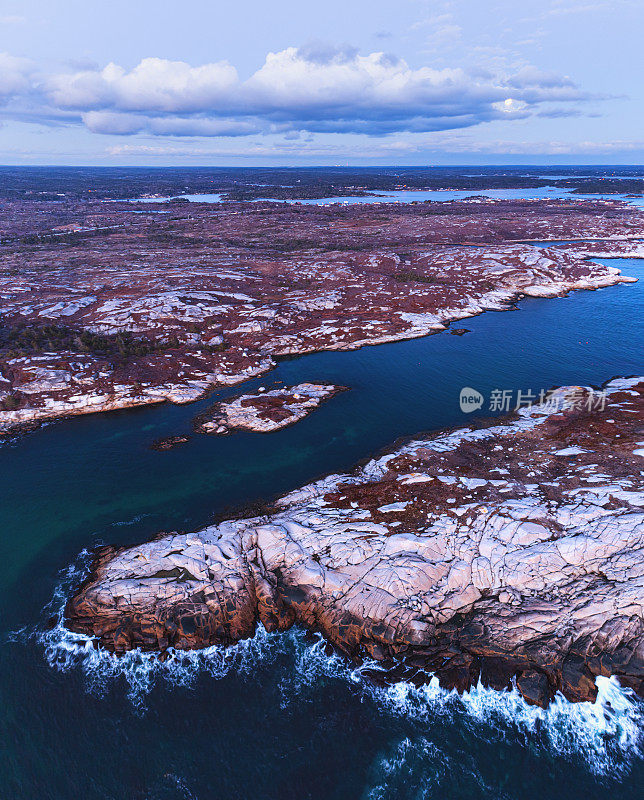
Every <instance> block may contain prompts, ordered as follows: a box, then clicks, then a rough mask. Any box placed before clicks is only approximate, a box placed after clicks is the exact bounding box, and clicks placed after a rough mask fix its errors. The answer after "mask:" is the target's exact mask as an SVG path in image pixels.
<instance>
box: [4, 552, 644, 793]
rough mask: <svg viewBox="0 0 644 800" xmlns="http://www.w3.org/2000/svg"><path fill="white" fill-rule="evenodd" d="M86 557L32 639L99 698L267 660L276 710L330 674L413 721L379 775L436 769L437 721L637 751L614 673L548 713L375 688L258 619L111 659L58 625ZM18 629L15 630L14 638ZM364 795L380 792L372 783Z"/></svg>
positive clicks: (497, 695)
mask: <svg viewBox="0 0 644 800" xmlns="http://www.w3.org/2000/svg"><path fill="white" fill-rule="evenodd" d="M87 560H88V556H87V554H84V556H83V558H82V559H80V562H79V564H77V565H75V566H74V567H71V568H70V569H69V570H68V571H67V573H66V574H65V576H64V579H63V581H62V583H61V585H60V586H59V588H58V590H57V591H56V594H55V597H54V599H53V601H52V604H51V606H50V608H49V612H50V614H51V613H55V614H56V615H57V623H56V624H55V626H54V627H52V628H51V629H50V630H47V631H42V630H41V631H40V632H38V633H37V638H38V640H39V642H40V643H41V645H42V646H43V647H44V652H45V657H46V660H47V661H48V663H49V665H50V666H51V667H52V668H53V669H56V670H58V671H61V672H67V671H70V670H81V671H82V673H83V674H84V676H85V680H86V686H87V689H88V691H90V692H92V693H95V694H99V695H100V694H101V693H103V692H104V691H106V690H107V688H108V687H109V686H111V685H112V684H113V683H114V682H115V681H116V680H117V679H124V680H125V682H126V685H127V690H126V691H127V695H128V697H129V699H130V700H131V702H132V704H133V705H134V707H135V708H136V709H137V710H139V711H140V712H144V711H145V708H146V697H147V695H148V694H149V692H150V690H151V689H152V687H153V686H154V685H155V684H156V683H157V682H159V681H166V682H167V683H169V684H171V685H174V686H183V687H190V686H192V685H194V683H195V681H196V679H197V677H198V676H199V675H203V674H207V675H209V676H211V677H212V678H215V679H221V678H223V677H225V676H226V675H227V674H229V673H231V672H235V673H237V674H241V675H251V674H254V673H255V672H257V671H258V669H260V668H261V667H262V666H270V665H276V666H277V667H278V669H279V676H280V680H279V690H280V697H281V706H282V708H283V709H284V708H287V707H288V706H289V705H290V704H291V703H296V702H301V701H302V697H306V695H307V692H308V693H309V694H310V693H312V692H313V691H314V689H315V687H316V685H318V684H319V682H320V681H321V680H322V679H331V680H335V681H338V682H342V683H344V684H345V685H347V686H349V687H351V689H352V690H353V691H355V692H358V693H359V694H360V696H361V698H362V700H363V702H368V703H370V704H372V706H373V707H374V710H375V711H377V712H378V713H380V714H382V715H385V716H389V717H392V718H398V719H401V718H404V719H407V720H410V721H412V722H413V723H414V728H415V729H416V732H417V735H416V736H415V737H414V738H413V740H412V739H404V740H403V741H402V742H400V743H399V745H398V747H397V749H396V752H395V753H393V754H391V755H388V756H386V757H384V758H383V760H382V762H381V764H380V770H381V772H382V773H383V775H385V776H386V775H387V774H389V773H395V772H397V771H398V770H399V769H401V768H402V766H401V765H402V764H404V763H405V761H406V760H407V759H408V758H414V759H418V758H419V757H420V755H422V754H424V755H423V758H424V759H428V758H429V754H430V751H431V753H433V756H432V758H437V759H438V760H437V763H436V770H437V771H436V773H435V774H436V775H438V774H439V773H440V760H441V758H442V756H441V754H440V749H437V748H436V745H435V744H433V743H432V742H431V741H430V739H429V738H426V737H425V736H424V735H423V731H424V730H426V731H429V729H430V728H431V727H432V726H434V725H436V724H437V723H439V724H445V723H449V724H455V723H460V724H461V725H464V726H465V727H466V729H467V730H468V731H469V732H470V733H471V734H473V735H475V736H478V737H481V738H483V739H486V740H494V741H503V740H506V741H514V742H516V741H519V742H520V743H521V744H522V745H524V746H526V747H530V748H532V749H533V750H544V751H550V752H554V753H556V754H557V755H559V756H564V757H568V758H571V759H573V758H583V759H584V760H585V761H586V762H587V765H588V767H589V769H590V770H591V771H592V772H594V773H596V774H598V775H601V774H608V773H612V774H613V775H615V774H616V773H619V772H622V771H626V770H628V768H629V767H630V765H631V763H632V762H633V761H634V760H635V759H637V758H641V757H643V756H644V747H643V744H644V704H643V703H642V701H641V700H639V699H638V698H637V697H636V695H635V694H634V693H633V692H632V691H631V690H630V689H625V688H622V687H621V686H620V685H619V683H618V681H617V680H616V679H614V678H603V677H599V678H597V688H598V696H597V700H596V701H595V702H594V703H590V702H585V703H570V702H568V701H567V700H566V699H565V698H564V697H563V696H562V695H560V694H559V695H557V696H556V697H555V699H554V700H553V701H552V703H551V704H550V706H549V707H548V708H547V709H541V708H537V707H535V706H529V705H528V704H527V703H525V701H524V700H523V699H522V697H521V696H520V694H519V693H518V691H517V690H516V689H513V690H512V691H503V692H499V691H496V690H494V689H489V688H486V687H484V686H482V685H478V686H476V687H474V688H473V689H472V690H470V691H469V692H465V693H463V694H461V695H459V694H458V693H457V692H456V691H455V690H453V691H447V690H445V689H443V688H441V687H440V686H439V684H438V680H437V679H436V678H433V679H432V680H431V681H430V682H429V683H428V684H425V685H424V686H421V687H416V686H414V685H412V684H410V683H405V682H399V683H396V684H393V685H389V686H386V687H379V686H375V685H374V684H373V683H372V682H370V681H369V680H367V679H366V678H365V676H364V675H363V671H364V670H367V669H368V670H370V671H371V672H373V670H374V669H377V668H378V667H377V664H375V663H373V662H371V663H365V664H363V665H361V666H360V667H354V666H353V665H351V664H350V663H349V662H347V661H346V660H345V659H344V658H342V657H341V656H339V655H337V654H331V655H329V654H328V652H327V648H326V645H325V642H324V640H323V639H322V637H321V636H319V635H316V636H313V637H312V636H311V635H310V634H307V633H306V632H305V631H303V630H300V629H292V630H291V631H289V632H288V633H268V632H267V631H266V629H265V628H263V627H262V626H261V625H260V626H258V628H257V631H256V633H255V635H254V636H253V638H251V639H247V640H245V641H242V642H239V643H238V644H236V645H233V646H231V647H222V646H218V645H215V646H212V647H208V648H206V649H204V650H197V651H179V650H172V649H171V650H169V651H167V653H166V654H165V658H164V660H163V661H162V660H160V659H159V657H158V656H157V655H156V654H154V653H144V652H142V651H140V650H133V651H130V652H128V653H126V654H125V655H124V656H121V657H115V656H114V655H112V654H111V653H109V652H108V651H106V650H104V649H101V648H98V647H96V646H95V642H94V641H93V640H92V639H91V638H89V637H87V636H85V635H83V634H78V633H73V632H71V631H69V630H67V629H66V628H65V627H64V625H63V622H62V611H63V608H64V603H65V599H66V597H67V595H68V593H69V589H70V588H71V586H72V585H75V584H77V583H78V579H79V577H80V576H81V574H82V573H84V571H85V566H86V563H87ZM25 633H26V632H20V638H22V637H23V636H24V635H25ZM278 662H279V664H278ZM419 754H420V755H419ZM369 796H370V797H373V798H376V797H379V796H381V794H380V793H379V790H378V787H377V786H376V787H374V790H373V791H372V793H371V794H370V795H369Z"/></svg>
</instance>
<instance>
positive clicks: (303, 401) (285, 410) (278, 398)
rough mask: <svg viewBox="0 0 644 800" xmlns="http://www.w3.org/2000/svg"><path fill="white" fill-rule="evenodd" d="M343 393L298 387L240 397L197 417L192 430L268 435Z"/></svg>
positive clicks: (314, 386) (334, 388)
mask: <svg viewBox="0 0 644 800" xmlns="http://www.w3.org/2000/svg"><path fill="white" fill-rule="evenodd" d="M343 391H346V387H345V386H333V385H329V386H325V385H322V384H316V383H298V384H297V385H296V386H288V387H285V388H283V389H273V390H272V391H270V392H259V393H258V394H243V395H241V396H240V397H234V398H231V399H228V400H222V401H221V402H220V403H216V404H215V405H214V406H213V407H212V408H211V409H209V410H208V411H206V412H205V413H204V414H201V415H200V416H199V417H197V419H196V420H195V430H197V431H198V432H199V433H215V434H219V435H222V434H226V433H230V432H231V431H257V432H258V433H271V432H272V431H277V430H280V428H285V427H286V426H287V425H292V424H293V423H294V422H298V420H301V419H304V417H306V416H308V415H309V414H310V413H311V411H313V409H315V408H317V407H318V406H319V405H320V403H321V402H322V401H323V400H328V399H330V398H331V397H333V396H334V395H336V394H338V392H343Z"/></svg>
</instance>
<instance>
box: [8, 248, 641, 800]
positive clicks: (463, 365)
mask: <svg viewBox="0 0 644 800" xmlns="http://www.w3.org/2000/svg"><path fill="white" fill-rule="evenodd" d="M608 263H610V264H612V265H615V266H618V267H620V268H621V269H622V270H623V272H624V273H625V274H628V275H634V276H636V277H640V278H644V261H642V260H634V259H611V260H610V261H609V262H608ZM643 300H644V280H640V282H639V283H637V284H630V285H619V286H615V287H610V288H607V289H603V290H600V291H597V292H578V293H574V294H572V295H570V296H568V297H566V298H560V299H552V300H539V299H526V300H524V301H522V302H521V303H520V304H519V306H518V310H514V311H508V312H503V313H486V314H483V315H481V316H479V317H476V318H473V319H470V320H464V321H463V322H460V323H458V325H459V326H463V327H467V328H468V329H470V331H471V332H470V333H468V334H466V335H465V336H463V337H457V336H450V335H446V334H439V335H435V336H431V337H427V338H424V339H416V340H411V341H407V342H398V343H394V344H389V345H381V346H378V347H365V348H363V349H361V350H357V351H353V352H346V353H341V352H338V353H318V354H313V355H310V356H305V357H302V358H298V359H293V360H288V361H283V362H281V363H280V364H279V365H278V367H277V368H276V369H275V370H274V371H273V372H272V373H269V374H267V375H264V376H262V377H261V378H259V379H257V380H254V381H251V382H248V383H247V384H245V385H244V390H246V389H252V388H256V387H258V386H266V387H269V388H270V387H272V386H274V385H277V384H279V383H284V384H292V383H296V382H298V381H304V380H306V381H324V382H333V383H339V384H344V385H348V386H350V387H351V391H349V392H346V393H343V394H340V395H338V396H337V397H335V398H333V399H332V400H331V401H329V402H328V403H326V404H324V405H323V406H321V407H320V408H319V409H318V410H317V411H315V412H314V413H313V414H312V415H311V416H310V417H309V418H308V419H305V420H303V421H302V422H300V423H298V424H297V425H295V426H293V427H291V428H287V429H285V430H283V431H280V432H277V433H274V434H269V435H259V434H249V433H238V434H234V435H231V436H228V437H224V438H217V437H208V436H193V437H192V438H191V440H190V442H189V443H188V444H187V445H184V446H182V447H178V448H176V449H175V450H171V451H168V452H156V451H153V450H151V449H150V444H151V442H152V441H153V440H154V439H156V438H158V437H160V436H166V435H171V434H177V433H182V432H186V431H189V430H190V426H191V420H192V419H193V417H194V416H195V415H196V414H197V413H199V412H200V411H201V410H203V409H204V408H205V407H207V406H208V405H209V404H210V403H211V402H212V401H213V400H215V399H218V398H220V397H222V396H226V395H230V394H235V393H236V392H238V391H239V389H238V388H237V389H235V388H232V389H227V390H226V391H222V392H218V393H216V394H215V395H213V396H212V397H211V398H209V399H206V400H203V401H200V402H199V403H196V404H192V405H188V406H171V405H161V406H156V407H149V408H145V409H138V410H128V411H122V412H115V413H112V414H105V415H89V416H87V417H84V418H77V419H71V420H67V421H63V422H60V423H56V424H51V425H49V426H47V427H44V428H43V429H41V430H39V431H37V432H35V433H32V434H28V435H24V436H19V437H16V438H15V439H14V440H13V441H9V442H5V443H4V444H3V445H2V446H0V474H2V476H3V477H2V489H1V492H2V500H1V502H0V531H1V534H0V568H1V569H2V577H3V580H2V584H1V586H0V612H1V614H2V617H1V622H0V627H1V629H2V658H1V659H0V692H1V693H2V696H1V698H0V701H1V702H2V708H3V711H2V714H1V716H0V726H1V727H0V740H1V741H2V742H3V743H4V750H3V753H2V756H1V757H0V758H1V761H0V764H1V768H2V775H3V788H2V791H1V792H0V794H1V796H2V797H3V798H32V797H33V798H36V797H37V798H56V800H58V799H59V798H64V799H66V798H70V799H71V798H79V797H83V798H91V799H92V800H93V798H115V800H116V799H119V800H120V799H121V798H128V800H129V798H137V799H138V798H141V800H143V798H199V800H209V799H210V798H226V800H227V799H228V798H238V797H239V798H246V797H253V798H296V797H297V798H302V797H310V798H315V799H316V800H317V799H318V798H320V799H321V798H347V799H349V798H359V797H364V798H366V797H372V798H410V800H411V798H417V797H430V798H434V797H436V798H461V797H463V798H476V797H494V798H497V797H501V798H535V800H536V798H539V800H542V799H543V798H557V797H560V796H561V790H562V786H564V785H565V786H566V795H567V796H568V797H570V798H577V797H579V798H582V797H583V798H586V799H587V798H594V797H597V798H599V797H601V798H605V797H606V796H609V797H620V798H640V797H641V796H642V792H641V787H642V782H643V781H644V762H643V761H642V757H641V755H640V754H639V751H638V749H637V747H638V745H637V742H636V737H637V733H636V731H637V728H638V726H639V724H640V722H639V720H638V719H637V713H638V711H637V708H638V707H637V705H633V706H630V705H629V706H628V707H627V708H626V709H625V710H624V711H623V712H620V713H617V714H613V716H612V717H611V720H612V721H611V722H610V725H608V729H607V730H608V732H602V730H601V726H599V727H598V726H597V724H596V721H594V716H593V714H592V713H591V712H590V711H588V710H586V711H587V713H586V712H584V713H586V717H584V718H583V719H581V718H578V717H576V716H574V715H575V714H580V713H581V711H580V710H579V709H576V710H572V711H570V710H565V709H564V710H563V711H562V712H561V716H560V717H556V718H552V719H550V718H549V719H545V720H543V719H541V720H539V719H535V718H534V717H531V716H529V715H528V714H527V712H525V711H524V710H522V709H521V707H519V706H517V707H514V706H513V701H512V700H511V699H508V698H506V699H505V700H499V699H498V696H493V697H488V696H486V695H480V696H476V697H474V698H473V699H471V701H470V703H469V705H465V706H464V705H463V704H462V703H460V702H459V701H455V700H446V699H445V698H444V697H441V696H436V697H434V696H432V697H429V696H426V695H423V696H422V697H421V696H417V695H409V694H408V693H407V694H406V693H405V692H406V690H405V689H404V687H403V688H400V687H399V688H397V689H395V691H394V692H393V693H392V692H390V693H388V694H387V693H383V692H378V691H377V690H374V689H371V688H369V687H368V685H366V684H365V683H364V682H363V681H361V680H360V678H359V676H356V675H352V674H351V673H350V671H349V670H348V669H347V668H346V667H345V666H344V665H342V664H341V662H337V661H333V660H329V659H327V658H326V657H325V656H324V654H323V652H322V650H321V648H320V647H319V646H318V645H315V644H314V643H311V642H310V641H307V640H306V638H305V637H304V636H303V635H302V634H298V633H294V634H290V635H288V636H281V637H262V636H261V634H260V636H259V637H258V638H257V640H256V641H255V642H254V643H252V644H251V645H248V646H246V648H245V650H243V651H242V650H240V651H237V652H234V653H231V654H229V656H228V658H229V659H232V661H231V663H227V664H226V663H224V659H225V658H226V656H225V655H224V654H222V653H220V652H213V653H211V654H209V655H208V656H207V657H206V656H204V657H202V659H201V661H200V662H199V664H197V663H196V661H189V662H187V663H184V664H183V665H182V666H181V669H176V670H175V671H174V672H173V673H168V671H167V670H166V671H165V672H164V671H163V670H161V673H162V674H159V675H156V674H155V669H154V668H152V667H150V665H149V664H145V663H141V664H136V663H135V662H134V661H131V662H128V663H125V662H124V663H123V664H122V665H121V667H122V671H123V672H124V671H125V667H128V669H129V673H128V675H125V674H121V675H112V676H110V675H109V674H108V673H109V671H110V669H112V670H113V667H111V668H110V667H108V666H107V665H106V663H95V662H93V661H92V660H88V659H87V658H81V657H80V656H78V655H72V656H68V657H69V658H70V659H71V662H72V663H71V665H70V664H69V663H67V666H68V667H69V669H67V670H61V669H58V668H56V667H55V666H53V667H52V666H51V665H50V664H49V663H48V662H47V660H46V659H45V657H44V647H43V643H42V642H41V641H39V636H40V635H41V632H42V631H43V630H44V627H45V625H44V623H45V621H46V619H47V618H48V616H49V614H50V613H51V610H50V611H48V610H45V611H43V608H44V607H45V606H46V604H47V603H49V601H50V600H51V598H52V597H54V596H56V593H57V587H58V592H59V594H58V597H59V599H58V600H57V601H56V602H55V603H54V607H53V610H55V607H56V603H58V604H60V598H61V597H62V596H63V595H64V593H65V592H67V591H69V589H70V586H71V585H73V583H74V580H75V579H77V574H78V573H72V574H68V573H67V570H68V569H69V565H70V564H74V563H76V564H78V563H79V562H78V556H79V553H80V552H81V551H82V550H83V548H91V547H93V546H95V545H97V544H99V543H104V542H110V543H122V544H130V543H134V542H136V541H140V540H141V539H144V538H146V537H148V536H150V535H152V534H154V533H156V532H157V531H159V530H173V529H178V528H179V529H185V530H190V529H196V528H198V527H200V526H203V525H205V524H206V523H208V522H209V521H211V520H212V519H213V518H214V517H217V516H225V515H227V514H230V513H232V512H233V511H239V509H240V508H241V509H243V508H246V509H247V510H248V511H252V508H253V504H255V503H258V502H262V501H266V500H268V499H271V498H273V497H275V496H276V495H279V494H281V493H283V492H285V491H288V490H290V489H292V488H294V487H296V486H299V485H301V484H303V483H306V482H308V481H310V480H312V479H314V478H316V477H318V476H320V475H322V474H325V473H329V472H333V471H339V470H345V469H348V468H350V467H351V466H352V465H354V464H355V463H356V462H357V461H359V460H361V459H364V458H367V457H368V456H370V455H372V454H374V453H375V452H377V451H379V450H380V449H381V448H384V447H386V446H389V445H391V443H392V442H393V441H395V440H396V439H397V438H399V437H405V436H410V435H413V434H416V433H418V432H420V431H423V430H433V429H436V428H441V427H444V426H449V425H461V424H464V423H465V422H467V420H468V419H469V417H468V416H467V415H465V414H463V413H462V412H461V411H460V407H459V402H458V398H459V393H460V390H461V388H462V387H464V386H470V387H473V388H475V389H477V390H478V391H480V392H481V393H482V394H483V395H484V396H485V397H486V400H487V399H488V398H489V394H490V392H491V390H492V389H495V388H501V389H510V390H513V391H514V392H516V391H517V390H518V389H522V390H524V391H526V390H532V391H533V392H535V393H537V392H538V390H540V389H547V388H549V387H551V386H553V385H561V384H568V383H582V384H589V383H590V384H601V383H602V382H604V381H606V380H607V379H609V378H610V377H612V376H614V375H617V374H620V375H629V374H635V373H638V374H641V373H642V370H643V369H644V358H643V351H642V341H644V337H643V329H642V327H643V326H642V303H643ZM477 413H478V414H481V415H482V416H489V413H490V412H489V408H488V404H487V402H486V404H485V405H484V407H483V409H482V410H481V411H480V412H477ZM81 562H82V559H81ZM61 592H62V594H61ZM55 657H56V658H57V659H59V661H60V659H61V658H62V655H61V651H60V649H59V650H58V651H57V653H56V656H55ZM195 658H197V657H195ZM108 663H111V662H108ZM59 666H64V664H59ZM157 671H158V669H157ZM164 675H165V677H164ZM155 678H156V679H155ZM187 681H192V685H191V686H187V685H185V684H186V682H187ZM148 684H150V685H148ZM132 687H134V689H133V688H132ZM396 692H397V693H396ZM615 702H617V700H614V703H615ZM528 775H530V776H531V777H530V783H529V784H526V776H528Z"/></svg>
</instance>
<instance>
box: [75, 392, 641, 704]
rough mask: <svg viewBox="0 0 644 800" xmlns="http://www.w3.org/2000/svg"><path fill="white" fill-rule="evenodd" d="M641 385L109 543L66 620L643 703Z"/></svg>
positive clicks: (447, 436)
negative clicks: (622, 690)
mask: <svg viewBox="0 0 644 800" xmlns="http://www.w3.org/2000/svg"><path fill="white" fill-rule="evenodd" d="M643 422H644V379H643V378H631V379H617V380H614V381H612V382H610V383H609V384H608V385H607V386H606V389H605V395H604V396H602V402H601V403H598V402H597V396H596V394H595V393H593V392H589V391H588V390H584V389H582V388H580V387H568V388H565V389H560V390H557V391H555V392H553V393H552V394H551V395H550V396H549V397H548V398H547V401H546V402H545V403H543V404H540V405H535V406H528V407H526V408H524V409H521V410H520V412H519V414H518V415H515V416H514V417H511V418H509V419H505V420H501V421H500V422H499V423H498V424H495V425H494V426H492V427H488V428H478V429H473V428H462V429H460V430H457V431H451V432H450V431H448V432H443V433H440V432H439V433H436V434H433V435H431V436H429V437H427V438H424V439H421V440H418V441H413V442H411V443H409V444H407V445H405V446H403V447H400V448H399V449H397V450H395V451H393V452H391V453H390V454H388V455H385V456H383V457H381V458H379V459H376V460H374V461H370V462H369V463H367V464H366V465H365V466H364V467H363V468H362V469H360V470H358V471H356V472H355V473H353V474H350V475H332V476H330V477H328V478H325V479H322V480H320V481H318V482H316V483H314V484H311V485H309V486H305V487H304V488H302V489H300V490H298V491H294V492H291V493H290V494H289V495H287V496H286V497H283V498H282V499H281V500H279V501H278V502H277V504H276V507H275V508H274V509H272V510H270V511H269V513H266V515H265V516H260V517H254V518H251V519H233V520H229V521H226V522H221V523H219V524H215V525H212V526H210V527H208V528H206V529H204V530H201V531H198V532H196V533H187V534H186V533H171V534H165V535H163V536H160V537H157V538H156V539H154V540H153V541H151V542H149V543H147V544H142V545H139V546H135V547H126V548H113V547H106V548H103V549H102V550H101V551H100V552H99V553H98V554H97V557H96V559H95V561H94V564H93V569H92V574H91V575H90V576H89V578H88V579H87V581H86V582H85V584H84V585H83V586H82V587H81V588H80V589H79V590H78V592H77V593H76V595H75V596H73V597H72V598H71V599H70V601H69V602H68V604H67V608H66V612H65V620H66V622H65V624H66V625H68V626H69V628H71V629H72V630H73V631H77V632H80V633H84V634H86V635H88V636H90V637H92V639H93V642H94V644H95V645H96V646H100V647H104V648H107V649H109V650H110V651H114V652H116V653H117V654H122V653H124V652H125V651H127V650H130V649H133V648H142V649H143V650H151V651H159V652H161V653H163V654H164V657H171V656H172V650H173V648H174V649H177V650H189V649H193V648H202V647H205V646H208V645H211V644H224V645H226V644H231V643H233V642H237V641H239V640H240V639H246V638H248V637H250V636H252V635H253V633H254V631H255V627H256V625H257V623H258V622H261V623H263V625H264V626H265V627H266V628H267V629H268V630H269V631H274V630H286V629H288V628H290V627H291V626H292V625H293V624H299V625H302V626H305V627H306V628H308V629H312V630H315V631H320V632H322V633H323V634H324V636H325V637H326V639H327V640H328V641H329V642H330V643H332V644H333V645H334V646H335V648H337V649H338V650H339V651H340V652H342V653H343V654H345V655H346V656H347V657H349V658H351V659H353V660H355V661H359V662H360V661H363V660H365V659H373V660H375V661H376V662H378V664H379V667H380V669H379V670H375V671H372V673H371V674H372V675H373V677H374V678H376V679H377V680H393V681H395V680H399V679H401V678H405V679H408V680H412V681H414V682H417V683H424V682H426V681H428V680H429V677H430V676H432V675H435V676H436V677H438V679H439V680H440V682H441V684H442V685H443V686H445V687H448V688H451V687H456V688H458V689H459V690H464V689H468V688H470V687H471V686H472V685H474V684H476V683H477V681H479V679H480V680H481V681H482V682H483V683H484V684H486V685H489V686H492V687H494V688H497V689H504V688H507V687H509V686H510V685H511V684H512V682H516V686H517V688H518V690H519V692H520V693H521V694H522V695H523V696H524V698H525V699H526V700H527V701H528V702H530V703H535V704H538V705H543V706H545V705H547V704H548V703H549V701H550V699H551V698H552V697H553V695H554V693H555V692H557V691H560V692H562V693H563V694H564V696H565V697H566V698H568V699H569V700H572V701H582V700H594V699H595V697H596V694H597V687H596V684H595V679H596V678H597V676H606V677H607V676H612V675H614V676H616V677H618V678H619V680H620V681H621V682H622V684H624V685H626V686H629V687H631V688H632V689H634V690H635V691H636V692H637V693H639V694H640V695H641V696H644V613H643V612H644V570H643V569H642V564H643V559H642V555H643V552H644V513H643V512H644V509H643V508H642V506H643V504H644V493H643V489H644V481H643V478H642V475H643V474H644V472H643V470H642V466H643V464H644V459H643V456H644V426H643V424H642V423H643Z"/></svg>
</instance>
